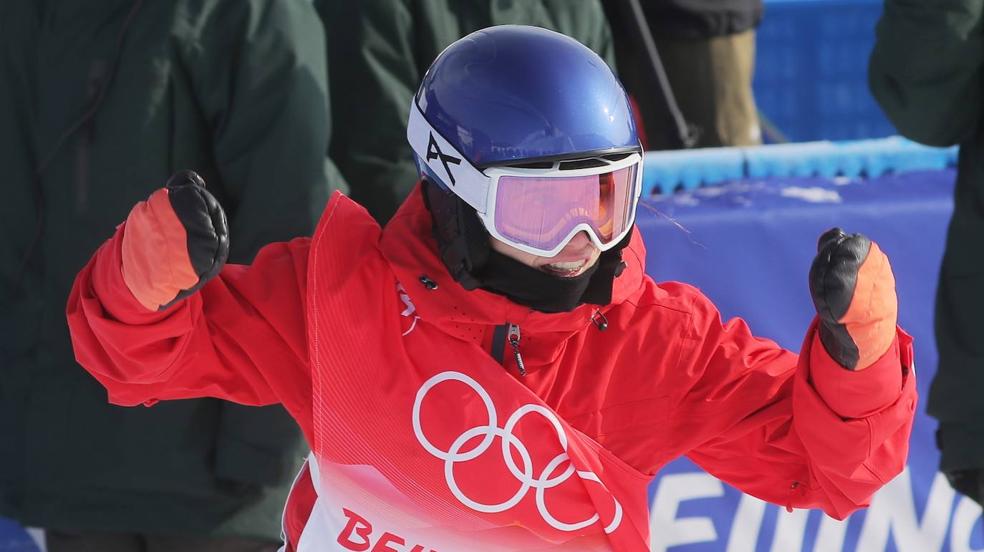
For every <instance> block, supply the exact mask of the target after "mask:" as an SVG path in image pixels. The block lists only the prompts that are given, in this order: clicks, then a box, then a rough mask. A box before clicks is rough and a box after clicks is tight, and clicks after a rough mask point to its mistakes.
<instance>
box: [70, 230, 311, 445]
mask: <svg viewBox="0 0 984 552" xmlns="http://www.w3.org/2000/svg"><path fill="white" fill-rule="evenodd" d="M124 231H125V225H123V226H120V228H119V229H118V230H117V232H116V234H115V235H114V236H113V238H112V239H110V240H109V241H107V242H106V243H105V244H103V246H102V247H101V248H100V249H99V250H98V251H97V252H96V254H95V255H94V256H93V258H92V259H91V260H90V261H89V263H88V264H87V265H86V266H85V268H83V270H82V271H81V272H80V273H79V275H78V276H77V277H76V280H75V283H74V285H73V286H72V291H71V294H70V296H69V301H68V306H67V316H68V325H69V329H70V331H71V337H72V345H73V346H74V348H75V356H76V359H77V360H78V362H79V364H81V365H82V366H83V367H84V368H85V369H86V370H87V371H89V372H90V373H91V374H92V375H93V376H94V377H95V378H96V379H97V380H99V382H100V383H102V384H103V386H105V387H106V389H107V391H108V393H109V401H110V402H111V403H113V404H117V405H121V406H134V405H139V404H144V405H148V406H149V405H151V404H153V403H155V402H157V401H159V400H169V399H188V398H198V397H215V398H220V399H226V400H230V401H235V402H238V403H241V404H246V405H269V404H275V403H282V404H283V405H284V406H285V407H286V408H287V410H288V411H289V412H290V413H291V415H292V416H293V417H294V419H296V420H298V422H299V423H300V424H301V426H302V429H305V430H306V428H305V427H304V426H305V425H307V424H308V423H309V420H310V409H311V399H310V393H311V391H310V389H311V375H310V365H309V362H308V355H307V336H306V331H305V318H304V311H305V309H304V293H305V287H306V284H305V276H306V274H305V273H306V266H307V253H308V249H309V243H310V242H309V240H308V239H306V238H299V239H296V240H294V241H291V242H288V243H275V244H271V245H269V246H267V247H265V248H264V249H263V250H262V251H261V252H260V253H259V255H258V256H257V258H256V260H255V262H254V263H253V264H252V265H251V266H243V265H226V266H225V267H224V268H223V270H222V272H221V273H220V274H219V276H218V277H216V278H214V279H212V280H211V281H209V283H208V284H206V285H205V286H204V287H203V288H202V289H201V290H200V291H199V292H198V293H196V294H194V295H191V296H189V297H188V298H186V299H185V300H183V301H181V302H179V303H176V304H175V305H172V306H171V307H170V308H168V309H166V310H164V311H158V312H151V311H148V310H147V309H146V308H144V307H143V306H142V305H140V303H139V302H137V300H136V299H135V298H134V297H133V295H132V294H131V293H130V291H129V290H128V289H127V287H126V284H125V283H124V282H123V277H122V271H121V263H120V246H121V243H122V236H123V232H124Z"/></svg>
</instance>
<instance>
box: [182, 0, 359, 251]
mask: <svg viewBox="0 0 984 552" xmlns="http://www.w3.org/2000/svg"><path fill="white" fill-rule="evenodd" d="M212 4H214V6H213V7H212V8H211V9H207V10H202V13H201V14H200V15H199V17H200V18H201V20H198V21H194V22H193V23H192V24H193V25H196V26H197V29H198V31H197V32H196V33H194V35H193V36H194V37H195V40H194V41H189V43H187V44H182V45H181V46H182V50H181V51H182V54H181V59H182V62H183V63H184V65H185V66H186V67H185V69H186V70H187V71H188V72H189V73H190V80H191V82H192V88H193V94H194V97H195V100H196V102H197V104H198V107H199V108H200V109H201V110H202V115H203V118H204V119H205V121H206V122H207V124H208V125H209V131H210V133H211V144H209V146H210V147H211V148H212V153H213V156H214V160H215V166H216V170H217V171H218V175H215V176H217V177H218V180H219V181H220V182H221V190H219V192H220V193H219V194H217V198H218V199H219V200H220V201H221V202H222V205H223V207H224V208H225V210H226V212H227V214H228V215H229V224H230V235H231V236H233V237H234V239H233V240H232V242H231V243H230V248H231V249H230V252H229V259H230V261H231V262H234V263H248V262H250V261H251V260H252V258H253V256H254V255H255V254H256V252H257V251H259V250H260V248H261V247H263V246H264V245H266V244H268V243H271V242H274V241H283V240H289V239H291V238H294V237H297V236H305V235H311V233H312V232H313V230H314V227H315V225H316V224H317V222H318V219H319V217H320V215H321V212H322V210H323V209H324V206H325V204H326V203H327V201H328V197H329V195H330V194H331V192H332V191H333V190H335V189H343V190H344V189H345V185H344V183H343V182H342V179H341V176H340V173H338V171H337V168H336V167H335V165H334V163H333V162H332V160H331V159H330V158H329V157H328V154H327V153H328V145H329V139H330V132H331V123H330V114H329V110H328V106H329V99H328V84H327V67H326V62H325V46H324V31H323V29H322V27H321V25H320V23H319V22H318V16H317V12H316V11H315V10H314V8H313V6H311V3H310V2H282V1H279V0H213V1H212ZM183 168H195V167H176V169H183ZM203 176H205V177H206V182H208V176H210V175H203Z"/></svg>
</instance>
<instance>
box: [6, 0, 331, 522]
mask: <svg viewBox="0 0 984 552" xmlns="http://www.w3.org/2000/svg"><path fill="white" fill-rule="evenodd" d="M131 14H132V15H131ZM128 18H130V19H129V21H130V23H129V26H128V27H127V28H126V30H125V33H124V32H123V29H124V21H127V20H128ZM121 35H122V36H123V40H122V41H121V40H120V37H121ZM118 44H122V46H121V47H118ZM117 56H118V57H117ZM116 59H118V60H119V64H118V68H117V70H116V71H115V74H113V71H112V67H113V63H114V60H116ZM324 65H325V60H324V38H323V31H322V29H321V27H320V25H319V23H318V20H317V16H316V14H315V12H314V10H313V8H312V7H311V6H310V5H309V3H307V2H303V1H298V2H293V1H292V2H281V1H280V0H161V1H151V0H144V1H142V2H139V1H134V0H89V1H86V2H77V1H75V0H47V1H46V2H38V1H37V0H4V1H2V2H0V166H2V167H3V171H4V178H3V185H2V192H0V515H4V516H8V517H13V518H15V519H18V520H20V521H21V522H23V523H25V524H31V525H36V526H42V527H50V528H58V529H75V530H88V531H119V530H125V531H136V532H148V533H167V534H184V535H214V536H219V535H240V536H251V537H263V538H266V539H269V540H271V541H272V540H275V539H278V538H279V534H280V529H279V524H280V523H279V522H280V513H281V511H282V506H283V502H284V497H285V495H286V491H287V487H288V486H289V484H290V482H291V480H292V479H293V475H294V472H295V468H296V466H297V464H298V460H300V459H301V458H302V457H303V455H304V454H305V450H304V447H303V443H302V439H301V436H300V432H299V431H298V430H297V429H296V427H295V426H294V423H293V422H292V421H291V420H290V418H289V417H288V416H287V415H286V413H284V412H283V411H282V409H281V408H280V407H276V408H273V409H269V408H267V409H258V408H246V407H241V406H238V405H234V404H231V403H224V402H221V401H217V400H201V401H180V402H173V403H168V404H160V405H156V406H154V407H153V408H120V407H116V406H111V405H109V404H108V403H107V398H106V391H105V390H104V389H103V388H102V387H101V386H100V385H99V384H98V383H97V382H95V381H93V379H92V378H91V377H89V375H88V374H86V373H85V371H84V370H83V369H82V368H81V367H79V366H78V365H77V364H76V363H75V359H74V355H73V352H72V347H71V343H70V342H69V335H68V328H67V324H66V320H65V314H64V313H65V303H66V301H67V298H68V292H69V288H70V286H71V284H72V281H73V279H74V277H75V274H76V273H78V271H79V270H80V269H81V268H82V266H83V264H84V263H85V262H86V261H87V260H88V258H89V257H90V255H91V254H92V252H93V251H94V250H95V248H97V247H98V246H99V245H100V244H101V243H102V242H103V241H104V240H105V239H106V238H107V237H108V236H110V235H112V233H113V231H114V228H115V227H116V225H118V224H119V223H120V222H121V221H123V220H124V219H125V217H126V215H127V212H128V211H129V209H130V208H131V207H132V206H133V204H134V203H136V202H137V201H140V200H142V199H145V198H146V197H147V195H148V194H149V193H150V192H151V191H153V190H154V189H156V188H158V187H160V186H162V185H163V183H164V182H165V181H166V179H167V177H168V176H169V175H170V174H171V172H172V171H175V170H176V169H183V168H190V169H195V170H197V171H199V172H200V173H201V174H202V176H203V177H204V178H205V179H206V181H207V183H208V186H209V189H210V190H211V192H212V193H213V194H215V195H216V196H217V197H218V198H219V200H220V201H222V204H223V206H224V207H225V209H226V212H227V213H228V214H229V217H230V220H229V222H230V225H231V227H232V232H233V234H234V236H235V237H234V238H233V241H232V243H231V251H230V256H229V258H230V260H231V261H234V262H246V261H249V260H250V259H251V258H252V256H253V254H254V253H255V252H256V250H257V249H259V247H260V246H262V245H263V244H265V243H267V242H270V241H279V240H284V239H288V238H290V237H293V236H295V235H302V234H305V233H308V232H310V231H311V230H312V228H313V226H314V224H315V222H316V221H317V218H318V215H319V214H320V212H321V210H322V208H323V207H324V204H325V201H326V199H327V197H328V195H329V193H330V191H331V189H332V187H333V184H334V183H337V182H338V179H337V177H335V176H332V175H334V172H333V167H332V166H331V165H330V163H328V162H327V160H326V158H325V156H324V152H325V151H326V149H327V147H328V126H327V124H326V121H327V105H326V104H327V98H326V95H325V92H326V87H327V85H326V82H325V78H326V77H325V68H324ZM111 76H112V80H110V77H111ZM100 97H101V98H102V100H101V103H99V105H98V111H97V112H96V113H95V115H94V116H93V117H91V118H84V114H85V113H86V112H87V111H88V110H89V109H90V108H91V107H92V106H93V104H94V102H97V101H98V99H99V98H100ZM79 121H83V122H82V125H81V126H80V127H79V126H78V125H77V123H78V122H79ZM73 130H74V132H73ZM39 167H42V168H43V172H42V174H41V177H40V178H39V179H37V178H35V176H34V175H35V173H36V171H37V170H38V168H39ZM25 260H26V261H25Z"/></svg>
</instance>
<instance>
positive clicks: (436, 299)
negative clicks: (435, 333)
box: [380, 183, 645, 337]
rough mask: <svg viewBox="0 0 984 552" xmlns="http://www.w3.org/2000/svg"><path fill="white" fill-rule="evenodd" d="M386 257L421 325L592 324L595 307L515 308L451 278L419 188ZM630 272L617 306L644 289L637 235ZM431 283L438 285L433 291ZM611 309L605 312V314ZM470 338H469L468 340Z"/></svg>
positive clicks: (466, 328) (388, 237)
mask: <svg viewBox="0 0 984 552" xmlns="http://www.w3.org/2000/svg"><path fill="white" fill-rule="evenodd" d="M380 248H381V249H382V253H383V255H384V256H385V257H386V259H387V260H388V261H389V264H390V265H391V267H392V268H393V271H394V272H395V273H396V277H397V279H398V280H399V282H400V283H401V284H402V285H403V287H404V289H405V290H406V292H407V294H408V295H409V296H410V298H411V300H412V301H413V304H414V307H415V308H416V311H417V314H418V315H419V316H420V317H421V319H422V320H425V321H427V322H428V323H430V324H435V325H437V326H438V327H440V328H441V329H442V330H444V331H446V332H447V333H450V334H452V335H456V334H461V333H462V332H473V331H474V326H475V325H493V326H494V325H501V324H505V323H507V322H508V323H512V324H518V325H519V326H520V328H521V329H522V331H523V332H528V331H529V332H563V333H573V332H575V331H578V330H580V329H582V328H584V327H585V326H586V325H588V324H590V323H591V317H592V316H593V315H594V313H595V310H597V309H598V307H597V306H595V305H581V306H580V307H578V308H576V309H574V310H573V311H571V312H565V313H557V314H546V313H542V312H538V311H535V310H533V309H530V308H529V307H525V306H523V305H518V304H516V303H513V302H512V301H510V300H509V299H507V298H505V297H503V296H501V295H497V294H495V293H491V292H488V291H484V290H480V289H476V290H471V291H469V290H466V289H465V288H463V287H461V285H460V284H458V282H455V281H454V279H452V277H451V275H450V274H449V273H448V271H447V268H446V267H445V266H444V264H443V263H442V262H441V260H440V258H439V256H438V254H437V242H436V241H435V240H434V237H433V235H432V233H431V215H430V212H429V211H428V210H427V207H426V206H425V205H424V201H423V194H422V193H421V188H420V185H419V183H418V185H417V186H416V188H414V190H413V192H412V193H411V194H410V197H408V198H407V200H406V201H405V202H404V203H403V205H402V206H401V207H400V210H399V211H397V213H396V215H395V216H394V217H393V219H392V220H390V222H389V224H387V225H386V228H384V229H383V235H382V239H381V242H380ZM622 257H623V260H624V261H625V263H626V268H625V270H623V271H622V274H621V275H620V276H619V277H618V278H616V279H615V287H614V289H613V290H612V305H617V304H619V303H622V302H624V301H625V300H626V299H627V298H628V297H629V296H630V295H632V294H633V293H634V292H635V291H637V290H638V288H639V287H640V286H641V285H642V281H643V275H644V269H645V248H644V246H643V244H642V239H641V237H640V235H639V232H638V230H636V229H633V235H632V239H631V241H630V242H629V245H628V247H626V248H625V249H624V250H623V256H622ZM426 279H429V280H430V281H432V282H433V283H436V284H437V287H435V288H433V289H430V288H428V286H426V285H425V283H424V282H425V281H426ZM609 308H611V305H608V306H606V307H601V311H602V312H604V311H606V310H607V309H609ZM463 337H465V336H463Z"/></svg>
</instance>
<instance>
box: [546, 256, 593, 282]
mask: <svg viewBox="0 0 984 552" xmlns="http://www.w3.org/2000/svg"><path fill="white" fill-rule="evenodd" d="M587 268H588V261H587V259H580V260H577V261H570V262H565V263H550V264H545V265H541V266H540V270H542V271H543V272H546V273H547V274H550V275H552V276H558V277H560V278H573V277H575V276H579V275H580V274H581V273H583V272H584V271H585V270H586V269H587Z"/></svg>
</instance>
